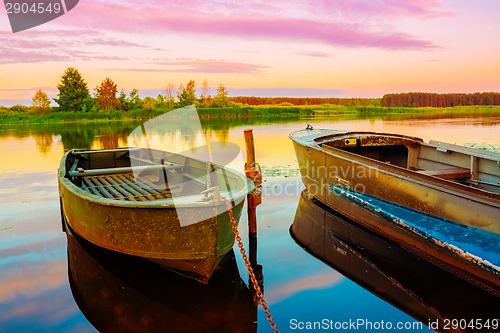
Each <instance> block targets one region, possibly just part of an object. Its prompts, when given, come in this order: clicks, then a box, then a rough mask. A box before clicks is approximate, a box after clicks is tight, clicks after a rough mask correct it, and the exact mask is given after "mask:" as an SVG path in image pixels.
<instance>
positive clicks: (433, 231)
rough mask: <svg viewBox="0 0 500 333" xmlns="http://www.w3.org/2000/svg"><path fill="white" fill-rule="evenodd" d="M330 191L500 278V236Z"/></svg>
mask: <svg viewBox="0 0 500 333" xmlns="http://www.w3.org/2000/svg"><path fill="white" fill-rule="evenodd" d="M330 190H331V191H334V193H335V194H337V195H340V196H341V197H343V198H345V199H347V200H349V201H351V202H353V203H355V204H356V205H358V206H360V207H362V208H363V209H366V210H368V211H370V212H372V213H374V214H376V215H378V216H380V217H382V218H384V219H385V220H387V221H390V222H393V223H395V224H397V225H398V226H400V227H401V228H403V229H405V230H407V231H409V232H411V233H413V234H416V235H419V236H421V237H422V238H423V239H425V240H426V241H430V242H432V243H434V244H436V245H438V246H440V247H442V248H445V249H447V250H449V251H450V252H452V253H454V254H456V255H458V256H460V257H462V258H464V259H466V260H468V261H470V262H472V263H474V264H476V265H478V266H480V267H482V268H484V269H487V270H488V271H490V272H492V273H494V274H496V275H497V276H500V235H498V234H496V233H493V232H489V231H486V230H482V229H478V228H474V227H470V226H465V225H461V224H458V223H454V222H452V221H448V220H445V219H441V218H437V217H434V216H431V215H427V214H423V213H421V212H418V211H416V210H413V209H409V208H406V207H402V206H399V205H396V204H393V203H389V202H386V201H383V200H380V199H377V198H374V197H371V196H369V195H365V194H360V193H356V192H354V191H351V190H349V189H345V188H342V187H340V186H338V185H334V184H330ZM440 230H441V231H440ZM442 230H445V232H443V231H442ZM473 253H475V254H473Z"/></svg>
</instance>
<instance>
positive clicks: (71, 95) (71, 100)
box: [54, 67, 89, 111]
mask: <svg viewBox="0 0 500 333" xmlns="http://www.w3.org/2000/svg"><path fill="white" fill-rule="evenodd" d="M57 89H59V94H57V96H59V98H54V101H56V103H57V104H58V105H59V109H60V110H62V111H81V110H82V102H83V100H84V99H85V98H86V97H87V96H89V88H88V87H87V83H86V82H85V80H84V79H83V77H82V76H81V74H80V73H79V72H78V70H77V69H76V68H73V67H68V68H67V69H66V71H65V72H64V74H63V76H62V77H61V83H59V85H58V86H57Z"/></svg>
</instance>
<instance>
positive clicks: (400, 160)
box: [290, 128, 500, 294]
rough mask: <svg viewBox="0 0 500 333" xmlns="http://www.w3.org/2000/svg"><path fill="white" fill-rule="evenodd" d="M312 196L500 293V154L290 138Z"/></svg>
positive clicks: (363, 139) (364, 136)
mask: <svg viewBox="0 0 500 333" xmlns="http://www.w3.org/2000/svg"><path fill="white" fill-rule="evenodd" d="M290 138H291V139H292V141H293V144H294V148H295V153H296V156H297V160H298V163H299V168H300V174H301V177H302V181H303V183H304V184H305V186H306V188H307V190H308V191H309V193H310V195H312V196H314V197H315V198H317V199H318V200H319V201H321V202H323V203H325V204H326V205H328V206H329V207H331V208H333V209H335V210H336V211H338V212H340V213H341V214H343V215H345V216H347V217H349V218H350V219H352V220H354V221H356V222H357V223H360V224H362V225H363V226H365V227H367V228H369V229H371V230H373V231H375V232H377V233H378V234H380V235H382V236H384V237H386V238H388V239H391V240H392V241H395V242H397V243H398V244H400V245H401V246H402V247H404V248H406V249H408V250H410V251H412V252H413V253H415V254H418V255H420V256H421V257H424V258H426V259H428V260H430V261H432V262H434V263H436V264H438V265H440V266H442V267H445V268H446V269H448V270H450V271H453V272H454V273H455V274H456V275H458V276H461V277H463V278H465V279H468V280H471V281H474V282H475V283H477V284H478V285H480V286H482V287H484V288H485V289H487V290H490V291H493V292H495V293H497V294H498V293H500V292H499V290H500V154H498V153H494V152H486V151H482V150H477V149H471V148H467V147H462V146H457V145H452V144H447V143H442V142H436V141H431V142H429V143H425V142H423V141H422V140H421V139H419V138H414V137H408V136H403V135H394V134H380V133H371V132H347V131H335V130H327V129H312V128H308V129H305V130H301V131H297V132H294V133H291V134H290Z"/></svg>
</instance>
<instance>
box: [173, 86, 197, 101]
mask: <svg viewBox="0 0 500 333" xmlns="http://www.w3.org/2000/svg"><path fill="white" fill-rule="evenodd" d="M177 99H178V101H179V102H178V105H179V106H180V107H183V106H188V105H191V104H194V103H195V102H196V100H197V99H196V89H195V83H194V80H189V82H188V83H187V84H186V87H185V88H184V86H183V85H182V84H181V85H180V87H179V91H178V93H177Z"/></svg>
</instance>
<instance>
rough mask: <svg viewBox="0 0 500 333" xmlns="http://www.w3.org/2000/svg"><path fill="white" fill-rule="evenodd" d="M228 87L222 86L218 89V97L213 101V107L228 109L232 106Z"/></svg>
mask: <svg viewBox="0 0 500 333" xmlns="http://www.w3.org/2000/svg"><path fill="white" fill-rule="evenodd" d="M228 95H229V94H228V92H227V89H226V87H224V86H223V85H222V84H220V85H219V87H218V88H217V95H215V96H214V98H213V100H212V105H213V106H216V107H227V106H229V105H230V104H231V101H230V100H229V96H228Z"/></svg>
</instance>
